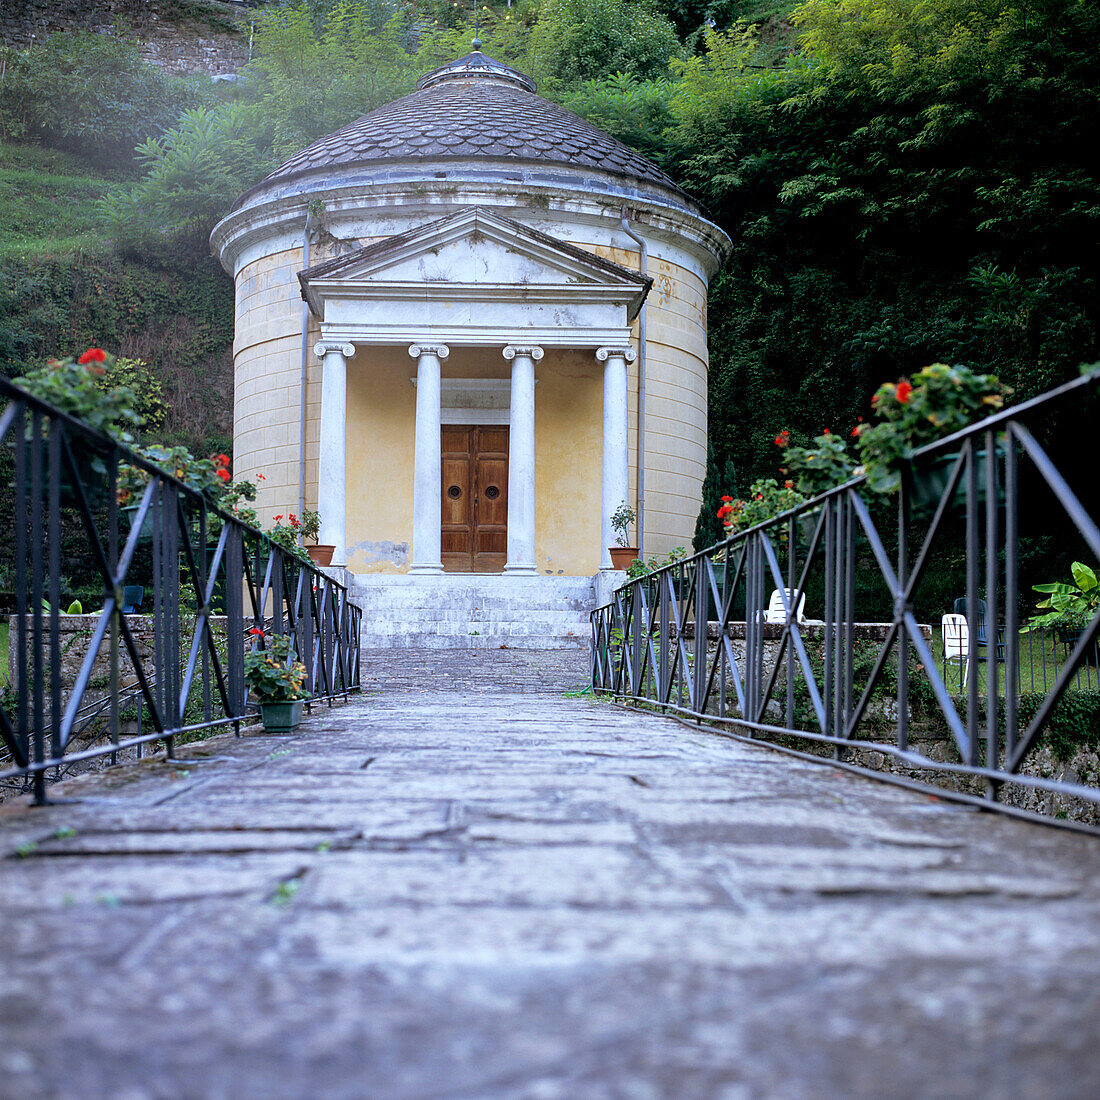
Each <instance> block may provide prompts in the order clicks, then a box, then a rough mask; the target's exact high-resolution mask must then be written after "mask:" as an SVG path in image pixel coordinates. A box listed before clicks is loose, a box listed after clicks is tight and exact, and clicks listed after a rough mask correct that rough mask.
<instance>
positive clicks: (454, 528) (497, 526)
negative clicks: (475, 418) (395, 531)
mask: <svg viewBox="0 0 1100 1100" xmlns="http://www.w3.org/2000/svg"><path fill="white" fill-rule="evenodd" d="M442 444H443V445H442V456H441V457H442V474H443V478H442V482H443V509H442V511H443V530H442V540H441V550H442V558H443V569H444V571H446V572H448V573H501V572H503V571H504V566H505V565H506V564H507V562H508V429H507V427H503V426H498V425H490V426H476V425H466V424H444V425H443V440H442Z"/></svg>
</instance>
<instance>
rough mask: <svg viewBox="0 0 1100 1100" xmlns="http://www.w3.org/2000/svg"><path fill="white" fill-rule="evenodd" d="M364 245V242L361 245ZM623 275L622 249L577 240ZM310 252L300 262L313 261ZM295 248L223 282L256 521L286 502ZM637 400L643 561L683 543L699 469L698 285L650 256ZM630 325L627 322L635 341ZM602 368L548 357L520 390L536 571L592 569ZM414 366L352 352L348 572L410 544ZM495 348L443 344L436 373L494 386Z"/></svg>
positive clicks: (310, 425)
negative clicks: (229, 291) (257, 479)
mask: <svg viewBox="0 0 1100 1100" xmlns="http://www.w3.org/2000/svg"><path fill="white" fill-rule="evenodd" d="M364 243H365V242H364ZM587 247H589V248H590V250H591V251H593V252H594V253H596V254H597V255H600V256H603V257H605V258H607V259H611V260H614V261H615V262H616V263H620V264H622V265H623V266H624V267H628V268H631V269H636V268H637V259H638V258H637V253H636V252H631V251H627V250H623V249H613V248H607V247H603V246H599V245H588V246H587ZM316 261H317V257H314V262H316ZM300 268H301V253H300V250H298V249H292V250H289V251H285V252H280V253H276V254H273V255H269V256H265V257H261V258H260V259H257V260H254V261H252V262H250V263H247V264H245V265H244V266H243V267H242V268H241V270H240V272H239V273H238V276H237V295H236V310H237V317H236V322H237V323H236V339H235V343H234V363H235V393H234V463H235V473H236V475H237V476H244V477H251V476H254V475H255V474H257V473H262V474H263V475H264V477H265V478H266V480H265V481H263V482H262V483H261V488H260V494H259V499H258V501H257V504H258V510H259V512H260V516H261V520H262V521H263V522H264V523H265V525H266V524H270V522H271V520H272V517H273V516H274V515H275V514H278V513H284V514H285V513H286V512H289V511H295V510H296V509H297V504H298V433H299V371H300V354H301V320H302V303H301V298H300V294H299V285H298V281H297V272H298V270H299V269H300ZM649 272H650V274H651V275H652V276H653V278H654V286H653V289H652V290H651V292H650V296H649V299H648V310H649V317H648V328H649V331H648V365H647V373H648V381H647V391H648V396H647V403H646V422H647V423H646V443H647V448H646V545H645V547H644V550H645V552H646V553H647V554H660V555H663V554H665V553H667V552H668V551H669V550H670V549H672V548H673V547H674V546H679V545H684V546H688V545H690V541H691V537H692V534H693V532H694V528H695V519H696V516H697V514H698V508H699V499H700V492H701V486H702V481H703V477H704V475H705V472H706V378H707V351H706V318H705V310H706V288H705V286H704V284H703V281H702V280H701V279H700V278H699V277H698V276H697V275H695V274H694V273H693V272H691V271H688V270H687V269H685V268H683V267H680V266H678V265H676V264H673V263H671V262H669V261H667V260H663V259H661V258H660V257H659V256H654V255H653V254H652V253H651V257H650V266H649ZM316 338H317V331H316V328H315V327H314V328H313V329H312V331H311V333H310V339H309V345H310V352H309V356H308V367H307V369H308V378H309V381H308V386H307V425H306V441H307V446H306V457H307V462H306V503H307V505H308V506H310V507H316V500H317V455H318V428H319V417H320V370H321V368H320V364H319V363H318V362H317V361H316V359H315V358H314V356H313V352H312V345H313V343H314V341H315V340H316ZM636 344H637V325H635V346H636ZM602 371H603V366H602V364H600V363H598V362H597V361H596V359H595V356H594V354H593V351H592V350H584V351H568V352H567V351H558V350H553V349H547V351H546V357H545V358H544V359H543V360H542V362H541V363H539V364H538V367H537V369H536V378H537V379H538V385H537V387H536V390H535V453H536V471H535V478H536V519H535V523H536V547H535V553H536V564H537V565H538V568H539V571H540V572H551V573H558V572H559V571H560V572H563V573H565V574H590V573H592V572H594V571H595V570H596V569H597V568H598V566H599V559H600V553H601V548H600V546H599V542H600V539H599V512H600V479H601V451H602V401H603V389H602ZM414 374H415V364H414V362H413V361H412V360H411V359H410V358H409V355H408V351H407V348H405V347H403V346H402V347H398V348H370V347H360V348H359V349H358V351H357V354H356V356H355V358H354V359H352V360H351V361H350V363H349V365H348V434H347V446H348V486H347V538H348V543H349V545H350V546H352V547H355V548H356V549H355V551H354V553H353V554H352V556H351V558H350V564H351V566H352V568H353V569H355V570H356V571H357V572H369V571H380V570H384V571H395V570H396V571H404V569H405V568H406V565H405V562H407V559H408V550H409V544H410V542H411V538H412V465H413V424H414V416H415V401H416V391H415V388H414V387H413V386H412V384H411V382H410V378H411V377H412V376H413V375H414ZM508 374H509V366H508V364H507V363H506V362H505V361H504V360H503V358H502V357H501V355H500V349H499V348H486V349H462V348H453V349H452V354H451V358H450V359H448V360H447V362H446V363H445V364H444V368H443V375H444V378H448V377H451V378H454V377H475V378H507V377H508ZM637 379H638V370H637V363H636V362H635V363H634V364H633V365H632V368H631V371H630V417H629V426H630V454H631V470H630V484H631V496H632V503H635V504H636V491H637V468H636V456H637Z"/></svg>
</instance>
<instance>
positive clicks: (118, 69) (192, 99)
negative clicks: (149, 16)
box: [0, 31, 201, 168]
mask: <svg viewBox="0 0 1100 1100" xmlns="http://www.w3.org/2000/svg"><path fill="white" fill-rule="evenodd" d="M2 53H3V58H2V60H3V64H2V65H0V72H2V73H3V76H2V78H0V135H2V136H4V137H6V138H26V137H29V138H33V139H35V140H36V141H40V142H42V143H43V144H45V145H50V146H53V147H54V148H58V149H66V150H69V151H71V152H76V153H79V154H81V155H82V156H84V157H86V158H87V159H88V160H90V161H92V162H93V163H95V164H98V165H102V166H105V167H111V168H118V167H123V168H128V167H130V166H132V164H133V157H134V147H135V146H136V145H137V144H138V143H139V142H141V141H142V140H144V139H145V138H147V137H149V136H151V135H154V134H157V133H160V132H161V131H162V130H165V129H167V128H168V127H169V126H170V125H171V124H172V123H173V122H174V121H175V120H176V118H177V117H178V116H179V113H180V111H181V110H182V109H183V108H184V107H187V106H191V105H194V104H195V103H197V102H198V101H199V99H200V95H201V93H200V90H199V89H200V85H199V83H198V82H197V81H194V80H181V79H179V78H176V77H171V76H168V75H167V74H165V73H163V72H162V71H161V70H159V69H157V68H154V67H153V66H152V65H149V64H147V63H146V62H145V61H144V60H143V59H142V57H141V54H140V50H139V47H138V45H137V43H136V42H133V41H129V40H127V39H126V38H124V37H122V33H121V31H116V33H115V34H97V33H92V32H90V31H71V32H66V33H58V34H51V35H48V36H47V37H46V38H45V39H43V40H42V42H41V43H39V44H37V45H34V46H31V47H30V48H28V49H25V50H18V51H17V50H5V51H2Z"/></svg>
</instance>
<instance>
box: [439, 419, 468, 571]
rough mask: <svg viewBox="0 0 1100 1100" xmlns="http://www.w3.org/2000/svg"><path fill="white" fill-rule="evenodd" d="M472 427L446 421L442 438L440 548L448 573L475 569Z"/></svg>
mask: <svg viewBox="0 0 1100 1100" xmlns="http://www.w3.org/2000/svg"><path fill="white" fill-rule="evenodd" d="M470 457H471V456H470V429H469V428H466V427H461V426H457V425H451V424H444V425H443V438H442V453H441V459H442V465H441V473H442V475H443V476H442V485H443V503H442V519H443V527H442V530H441V532H440V550H441V557H442V560H443V568H444V570H445V571H448V572H458V573H469V572H471V571H472V569H473V555H472V546H473V537H474V492H473V469H472V466H471V463H470Z"/></svg>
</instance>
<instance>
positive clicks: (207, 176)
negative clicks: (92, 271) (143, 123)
mask: <svg viewBox="0 0 1100 1100" xmlns="http://www.w3.org/2000/svg"><path fill="white" fill-rule="evenodd" d="M272 129H273V127H272V125H271V124H270V123H269V122H268V119H267V115H266V114H265V112H264V111H263V109H262V108H261V107H260V106H258V105H255V104H244V103H228V104H224V105H222V106H221V107H217V108H209V107H196V108H194V109H193V110H189V111H185V112H184V113H183V115H182V116H180V119H179V122H178V124H177V125H176V126H175V127H173V128H172V129H170V130H168V131H167V132H166V133H165V134H163V135H162V136H161V137H159V138H149V139H148V140H147V141H145V142H143V143H142V144H141V145H139V146H138V148H137V150H136V155H137V157H138V159H139V161H140V163H141V165H142V167H143V168H144V169H145V175H144V176H143V177H142V178H141V180H140V181H139V182H138V183H137V184H135V185H133V186H132V187H130V188H128V189H126V190H121V189H120V190H117V191H114V192H112V193H111V194H110V195H108V196H107V197H106V198H104V200H103V203H102V216H103V219H104V223H105V224H106V226H107V228H108V231H109V232H110V234H111V235H112V237H113V238H114V239H115V240H116V241H118V242H119V243H120V244H121V245H123V246H124V247H125V248H128V249H130V250H131V251H149V250H154V251H156V250H157V249H158V247H159V248H160V249H164V248H166V247H174V246H175V245H177V243H178V242H179V241H180V240H181V238H182V240H183V241H184V242H190V243H191V245H192V247H201V245H202V244H205V240H206V237H207V234H208V233H209V231H210V229H211V228H212V227H213V225H214V222H216V221H217V220H218V219H219V218H221V217H223V216H224V215H225V214H227V213H228V212H229V211H230V210H231V209H232V207H233V204H234V203H235V202H236V200H237V198H238V197H239V196H240V194H241V192H242V191H244V190H245V189H246V188H247V187H248V186H250V185H251V184H252V183H254V182H256V181H257V180H258V179H259V178H260V177H262V176H263V175H264V173H265V172H266V171H268V170H269V169H271V168H273V167H275V164H276V161H275V160H274V159H273V153H272V149H271V140H272Z"/></svg>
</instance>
